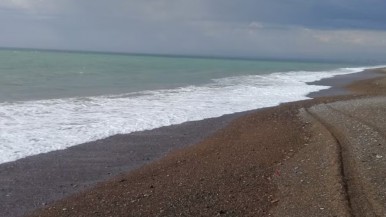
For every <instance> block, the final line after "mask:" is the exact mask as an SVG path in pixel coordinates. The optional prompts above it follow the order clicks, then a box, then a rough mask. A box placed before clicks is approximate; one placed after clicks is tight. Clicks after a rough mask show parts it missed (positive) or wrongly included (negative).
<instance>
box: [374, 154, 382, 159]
mask: <svg viewBox="0 0 386 217" xmlns="http://www.w3.org/2000/svg"><path fill="white" fill-rule="evenodd" d="M375 157H376V158H377V159H381V158H383V156H382V155H379V154H377V155H375Z"/></svg>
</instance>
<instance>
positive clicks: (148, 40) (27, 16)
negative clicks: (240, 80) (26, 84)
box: [0, 0, 386, 60]
mask: <svg viewBox="0 0 386 217" xmlns="http://www.w3.org/2000/svg"><path fill="white" fill-rule="evenodd" d="M383 8H386V2H385V1H383V0H366V1H365V0H357V1H352V0H325V1H317V0H269V1H268V0H264V1H263V0H240V1H233V0H195V1H191V0H130V1H127V0H112V1H105V0H92V1H91V0H36V1H31V0H2V1H1V2H0V26H1V28H2V29H1V35H0V46H5V47H34V48H54V49H76V50H99V51H117V52H141V53H168V54H194V55H222V56H248V57H278V58H305V57H307V58H341V57H342V56H343V57H346V58H347V59H374V60H382V59H384V58H386V42H385V39H386V22H384V20H386V13H383ZM364 57H365V58H364Z"/></svg>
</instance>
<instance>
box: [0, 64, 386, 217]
mask: <svg viewBox="0 0 386 217" xmlns="http://www.w3.org/2000/svg"><path fill="white" fill-rule="evenodd" d="M383 73H384V72H383V71H382V70H378V71H377V72H376V73H374V72H371V76H369V73H368V72H363V73H362V74H361V75H359V74H357V75H355V76H351V78H350V75H346V76H347V77H346V79H343V80H344V81H345V82H343V83H342V82H339V80H338V79H337V78H335V80H334V78H332V79H331V81H330V82H332V83H333V84H334V82H335V91H334V88H333V89H332V90H330V91H328V92H323V91H322V92H319V93H317V95H318V97H315V98H314V99H311V100H305V101H298V102H291V103H285V104H281V105H280V106H275V107H270V108H263V109H258V110H255V111H248V112H242V113H235V114H231V115H225V116H222V117H219V118H211V119H205V120H203V121H195V122H187V123H184V124H181V125H173V126H170V127H163V128H158V129H155V130H150V131H142V132H136V133H131V134H128V135H116V136H112V137H109V138H107V139H103V140H98V141H95V142H89V143H86V144H82V145H79V146H73V147H71V148H68V149H65V150H61V151H54V152H50V153H47V154H40V155H36V156H32V157H27V158H24V159H21V160H18V161H16V162H10V163H6V164H2V165H0V174H6V176H1V177H2V179H1V180H0V181H1V186H2V187H1V191H2V192H3V193H4V195H6V197H1V198H0V200H1V201H0V204H1V206H2V207H0V215H2V216H23V215H26V214H31V215H32V216H216V215H219V216H283V215H285V216H353V213H359V214H360V215H359V216H382V215H384V214H385V212H384V210H385V207H384V204H385V203H384V202H385V201H384V198H385V197H384V196H385V189H386V188H385V184H384V183H383V182H382V180H384V179H382V178H384V177H383V174H386V173H382V171H383V170H384V168H386V167H383V164H384V163H385V161H384V160H385V159H386V152H385V150H384V147H385V145H386V143H384V142H383V141H384V139H385V136H384V133H383V132H385V126H384V124H383V123H385V122H384V121H383V119H382V118H383V116H384V114H385V110H384V108H385V102H386V100H385V99H384V98H383V95H384V94H385V91H384V90H385V79H384V78H383ZM375 75H376V76H375ZM321 82H328V81H321ZM343 86H344V87H345V89H344V90H345V91H346V90H348V91H350V94H348V95H343V96H342V95H341V94H342V92H341V91H342V88H343ZM332 93H335V94H332ZM347 93H348V92H345V93H344V94H347ZM336 95H338V96H336ZM367 117H371V118H367ZM354 126H355V127H354ZM362 129H363V130H362ZM363 132H365V133H364V134H363V135H362V133H363ZM361 145H367V146H366V148H363V147H362V146H361ZM369 168H373V169H369ZM369 180H370V181H369Z"/></svg>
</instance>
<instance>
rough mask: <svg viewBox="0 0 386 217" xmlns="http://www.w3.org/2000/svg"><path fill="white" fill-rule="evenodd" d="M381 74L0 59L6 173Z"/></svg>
mask: <svg viewBox="0 0 386 217" xmlns="http://www.w3.org/2000/svg"><path fill="white" fill-rule="evenodd" d="M370 67H373V66H362V65H358V64H353V63H350V64H348V63H336V62H335V63H327V62H310V61H277V60H276V61H274V60H251V59H229V58H228V59H221V58H199V57H173V56H151V55H125V54H111V53H87V52H58V51H39V50H12V49H2V50H0V163H6V162H11V161H15V160H18V159H20V158H24V157H27V156H31V155H36V154H40V153H47V152H50V151H54V150H61V149H66V148H68V147H71V146H74V145H78V144H81V143H85V142H89V141H94V140H98V139H102V138H106V137H108V136H111V135H115V134H125V133H130V132H134V131H142V130H149V129H154V128H158V127H162V126H168V125H174V124H180V123H183V122H187V121H196V120H202V119H205V118H212V117H219V116H222V115H225V114H230V113H235V112H241V111H247V110H252V109H257V108H263V107H269V106H275V105H278V104H280V103H283V102H290V101H297V100H303V99H307V98H308V97H307V94H309V93H310V92H315V91H319V90H323V89H327V88H329V87H328V86H320V85H310V84H308V82H313V81H317V80H320V79H323V78H328V77H333V76H335V75H342V74H349V73H355V72H359V71H362V70H363V69H365V68H370Z"/></svg>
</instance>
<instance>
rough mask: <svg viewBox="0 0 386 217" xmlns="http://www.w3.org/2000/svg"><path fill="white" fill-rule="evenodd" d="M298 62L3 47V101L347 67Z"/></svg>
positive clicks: (0, 78) (0, 72)
mask: <svg viewBox="0 0 386 217" xmlns="http://www.w3.org/2000/svg"><path fill="white" fill-rule="evenodd" d="M347 66H348V65H347V64H336V63H334V64H329V63H312V62H294V61H258V60H239V59H238V60H237V59H208V58H207V59H205V58H173V57H160V56H133V55H117V54H96V53H74V52H47V51H25V50H0V102H1V101H15V100H34V99H47V98H64V97H77V96H97V95H105V94H119V93H128V92H135V91H141V90H154V89H165V88H176V87H183V86H187V85H200V84H207V83H210V82H211V79H218V78H225V77H231V76H242V75H260V74H268V73H273V72H288V71H326V70H331V69H337V68H341V67H347Z"/></svg>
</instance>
